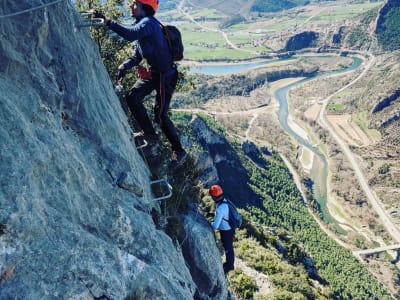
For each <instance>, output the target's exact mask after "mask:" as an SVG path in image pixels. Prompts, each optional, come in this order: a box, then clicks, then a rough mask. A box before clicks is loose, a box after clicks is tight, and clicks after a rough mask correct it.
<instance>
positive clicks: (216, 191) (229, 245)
mask: <svg viewBox="0 0 400 300" xmlns="http://www.w3.org/2000/svg"><path fill="white" fill-rule="evenodd" d="M209 194H210V196H211V197H212V199H213V200H214V201H215V202H216V203H217V209H216V210H215V219H214V221H213V222H212V223H211V226H212V227H213V228H214V229H218V230H219V233H220V236H221V241H222V246H223V247H224V250H225V258H226V262H225V263H224V264H223V268H224V272H225V273H228V272H229V271H231V270H234V268H235V266H234V265H235V252H234V250H233V240H234V239H235V228H231V226H230V225H229V207H228V204H227V202H226V200H225V197H224V193H223V191H222V188H221V186H219V185H217V184H216V185H213V186H211V187H210V189H209Z"/></svg>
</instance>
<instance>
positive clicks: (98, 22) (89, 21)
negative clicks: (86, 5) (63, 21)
mask: <svg viewBox="0 0 400 300" xmlns="http://www.w3.org/2000/svg"><path fill="white" fill-rule="evenodd" d="M79 14H80V15H81V17H82V19H83V22H82V23H80V24H78V25H76V27H78V28H80V27H101V26H104V25H105V23H104V19H102V18H92V17H91V16H92V14H91V13H90V12H87V11H81V12H79Z"/></svg>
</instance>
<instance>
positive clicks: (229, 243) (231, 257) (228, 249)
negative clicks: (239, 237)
mask: <svg viewBox="0 0 400 300" xmlns="http://www.w3.org/2000/svg"><path fill="white" fill-rule="evenodd" d="M219 233H220V235H221V241H222V246H224V250H225V258H226V262H225V265H224V269H225V270H233V269H234V265H235V253H234V251H233V239H234V236H235V230H234V229H230V230H220V231H219Z"/></svg>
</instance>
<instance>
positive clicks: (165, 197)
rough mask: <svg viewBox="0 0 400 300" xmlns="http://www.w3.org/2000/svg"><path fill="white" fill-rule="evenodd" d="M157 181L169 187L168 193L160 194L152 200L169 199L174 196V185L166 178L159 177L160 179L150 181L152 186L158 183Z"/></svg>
mask: <svg viewBox="0 0 400 300" xmlns="http://www.w3.org/2000/svg"><path fill="white" fill-rule="evenodd" d="M157 183H159V184H160V185H161V184H164V185H165V186H166V187H167V188H168V194H167V195H163V196H160V197H156V198H154V199H152V200H151V202H152V201H159V200H164V199H168V198H170V197H171V196H172V186H171V185H170V184H169V183H168V182H167V180H166V179H158V180H154V181H150V186H151V185H153V184H157Z"/></svg>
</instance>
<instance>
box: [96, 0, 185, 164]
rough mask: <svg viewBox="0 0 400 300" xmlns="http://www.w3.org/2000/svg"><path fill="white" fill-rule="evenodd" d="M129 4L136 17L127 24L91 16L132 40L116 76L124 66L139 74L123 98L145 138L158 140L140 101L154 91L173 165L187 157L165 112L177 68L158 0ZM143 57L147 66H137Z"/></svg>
mask: <svg viewBox="0 0 400 300" xmlns="http://www.w3.org/2000/svg"><path fill="white" fill-rule="evenodd" d="M130 8H131V13H132V16H133V17H134V18H135V20H136V21H135V23H134V24H133V25H132V26H129V27H127V26H122V25H120V24H118V23H116V22H115V21H112V20H109V19H107V18H106V17H105V16H104V15H102V14H101V13H98V12H94V16H95V17H100V18H104V20H105V23H106V24H107V26H108V28H109V29H111V30H113V31H114V32H115V33H117V34H118V35H120V36H121V37H123V38H124V39H126V40H129V41H133V42H134V52H133V55H132V56H131V57H129V58H128V60H126V61H125V62H124V63H122V64H121V65H120V66H119V67H118V80H122V78H123V77H124V75H125V72H126V71H127V70H129V69H131V68H133V67H136V66H137V67H138V76H139V78H138V80H137V81H136V83H135V84H134V86H133V88H132V89H131V90H130V92H129V93H128V94H127V97H126V100H127V103H128V106H129V108H130V110H131V112H132V114H133V116H134V117H135V119H136V121H137V122H138V124H139V126H140V127H141V129H142V130H143V132H144V136H145V139H146V140H147V141H148V142H149V143H150V144H151V143H157V142H158V136H157V133H156V131H155V130H154V127H153V124H152V122H151V120H150V118H149V116H148V114H147V111H146V108H145V107H144V105H143V99H144V98H145V96H146V95H148V94H150V93H151V92H152V91H153V90H155V91H156V103H155V106H154V116H155V117H154V121H155V122H156V123H158V124H159V126H160V128H161V130H162V131H163V132H164V134H165V136H166V137H167V139H168V140H169V142H170V143H171V147H172V150H173V154H172V159H171V166H172V167H175V166H177V165H179V164H180V163H181V162H182V161H183V160H184V159H185V157H186V151H185V150H184V149H183V147H182V144H181V142H180V140H179V137H178V134H177V131H176V128H175V126H174V124H173V123H172V121H171V119H170V118H169V115H168V111H169V106H170V102H171V98H172V94H173V92H174V90H175V87H176V84H177V81H178V71H177V69H176V65H175V64H174V62H173V60H172V56H171V53H170V51H169V48H168V43H167V40H166V39H165V37H164V35H163V32H162V29H161V27H160V24H159V23H158V21H157V20H156V19H155V18H154V14H155V11H156V10H157V8H158V1H157V0H137V1H133V2H132V4H131V5H130ZM143 60H145V61H146V65H147V66H148V69H146V68H143V67H142V66H139V64H140V63H141V62H142V61H143Z"/></svg>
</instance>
